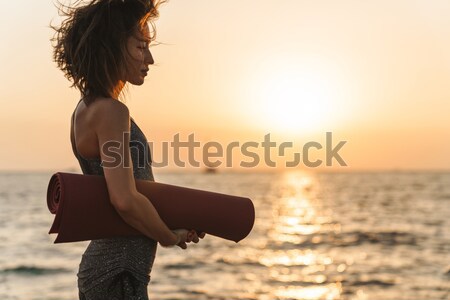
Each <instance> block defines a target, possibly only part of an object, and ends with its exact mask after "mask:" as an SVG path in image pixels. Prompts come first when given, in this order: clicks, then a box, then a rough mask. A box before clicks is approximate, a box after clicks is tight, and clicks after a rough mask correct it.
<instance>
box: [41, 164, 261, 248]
mask: <svg viewBox="0 0 450 300" xmlns="http://www.w3.org/2000/svg"><path fill="white" fill-rule="evenodd" d="M135 181H136V188H137V190H138V191H139V192H140V193H141V194H143V195H145V196H146V197H147V198H148V199H149V200H150V201H151V202H152V204H153V205H154V207H155V208H156V210H157V211H158V213H159V215H160V217H161V219H162V220H163V221H164V222H165V223H166V224H167V226H168V227H169V228H170V229H178V228H185V229H189V230H190V229H194V230H196V231H197V232H205V233H207V234H210V235H214V236H217V237H220V238H224V239H227V240H231V241H235V242H236V243H237V242H239V241H240V240H242V239H243V238H245V237H246V236H247V235H248V234H249V233H250V231H251V230H252V227H253V224H254V221H255V208H254V206H253V203H252V201H251V200H250V199H249V198H244V197H238V196H232V195H225V194H220V193H215V192H209V191H203V190H197V189H191V188H186V187H181V186H175V185H169V184H164V183H159V182H153V181H148V180H141V179H136V180H135ZM47 205H48V209H49V210H50V212H51V213H52V214H55V219H54V221H53V224H52V227H51V228H50V232H49V233H57V234H58V235H57V237H56V240H55V243H67V242H77V241H86V240H94V239H101V238H111V237H118V236H132V235H142V234H141V233H140V232H139V231H138V230H137V229H135V228H133V227H132V226H130V225H128V223H126V222H125V221H124V220H123V219H122V218H121V217H120V215H119V214H118V213H117V211H116V210H115V208H114V207H113V206H112V204H111V202H110V201H109V195H108V189H107V185H106V180H105V177H103V176H99V175H82V174H73V173H62V172H58V173H55V174H54V175H53V176H52V177H51V178H50V182H49V184H48V189H47Z"/></svg>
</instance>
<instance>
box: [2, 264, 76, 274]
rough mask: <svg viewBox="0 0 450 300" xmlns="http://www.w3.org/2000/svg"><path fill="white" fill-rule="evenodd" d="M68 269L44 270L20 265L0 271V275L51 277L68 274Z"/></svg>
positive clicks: (43, 268)
mask: <svg viewBox="0 0 450 300" xmlns="http://www.w3.org/2000/svg"><path fill="white" fill-rule="evenodd" d="M68 272H70V270H69V269H65V268H45V267H37V266H28V265H20V266H15V267H10V268H4V269H0V274H16V275H25V276H30V275H31V276H38V275H51V274H59V273H68Z"/></svg>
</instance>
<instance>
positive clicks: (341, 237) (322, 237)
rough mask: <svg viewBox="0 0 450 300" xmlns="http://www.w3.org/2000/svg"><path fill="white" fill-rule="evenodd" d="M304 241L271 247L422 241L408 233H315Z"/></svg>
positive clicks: (343, 245) (412, 242)
mask: <svg viewBox="0 0 450 300" xmlns="http://www.w3.org/2000/svg"><path fill="white" fill-rule="evenodd" d="M301 238H302V241H300V242H297V243H293V242H284V243H282V244H281V245H280V244H278V247H277V246H276V245H270V247H274V248H280V246H281V248H284V249H285V248H292V247H295V248H297V247H298V246H301V247H307V248H316V247H320V246H328V247H352V246H360V245H363V244H382V245H386V246H397V245H409V246H417V245H418V244H419V242H418V240H419V239H420V238H419V237H418V236H417V235H415V234H411V233H408V232H399V231H382V232H363V231H352V232H340V233H333V232H331V233H330V232H329V233H315V234H311V235H302V236H301Z"/></svg>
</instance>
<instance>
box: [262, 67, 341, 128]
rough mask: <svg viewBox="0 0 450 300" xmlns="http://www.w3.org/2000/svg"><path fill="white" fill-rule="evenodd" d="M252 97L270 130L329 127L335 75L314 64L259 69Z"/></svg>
mask: <svg viewBox="0 0 450 300" xmlns="http://www.w3.org/2000/svg"><path fill="white" fill-rule="evenodd" d="M259 76H263V77H262V78H261V79H260V80H259V81H258V87H257V88H255V92H254V94H255V95H254V96H255V97H256V98H257V99H255V101H256V103H257V106H258V112H259V118H260V121H261V122H263V123H262V124H264V126H271V127H272V128H273V129H274V130H279V131H283V132H290V133H310V132H314V131H317V130H320V129H321V128H325V127H326V126H331V124H332V123H333V121H334V120H335V119H336V118H335V117H336V114H338V113H342V110H338V109H337V108H336V107H335V106H336V103H337V102H338V101H337V100H338V98H339V93H338V91H337V89H338V88H337V78H334V76H333V75H332V74H331V73H330V71H329V70H323V69H321V68H320V67H319V66H318V65H315V64H312V65H310V66H308V65H307V64H306V65H305V64H297V65H296V64H295V63H291V62H285V64H284V65H279V66H278V67H274V66H272V68H271V69H270V70H267V71H266V72H264V71H263V72H262V74H260V75H259Z"/></svg>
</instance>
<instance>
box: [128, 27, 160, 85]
mask: <svg viewBox="0 0 450 300" xmlns="http://www.w3.org/2000/svg"><path fill="white" fill-rule="evenodd" d="M149 44H150V30H149V27H148V24H145V26H144V28H143V29H142V30H141V31H139V32H138V33H137V34H136V35H134V36H132V37H130V38H128V41H127V48H128V53H129V56H130V57H129V59H128V60H127V62H126V63H127V68H126V74H125V78H124V81H127V82H129V83H131V84H133V85H141V84H143V83H144V78H145V77H146V76H147V73H148V70H149V68H148V66H149V65H152V64H153V63H154V61H153V57H152V54H151V53H150V49H149Z"/></svg>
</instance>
